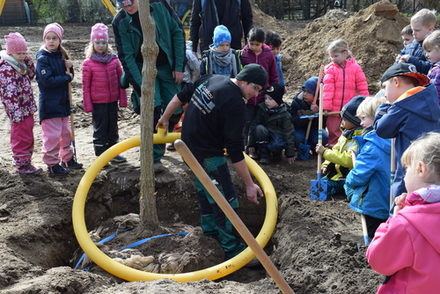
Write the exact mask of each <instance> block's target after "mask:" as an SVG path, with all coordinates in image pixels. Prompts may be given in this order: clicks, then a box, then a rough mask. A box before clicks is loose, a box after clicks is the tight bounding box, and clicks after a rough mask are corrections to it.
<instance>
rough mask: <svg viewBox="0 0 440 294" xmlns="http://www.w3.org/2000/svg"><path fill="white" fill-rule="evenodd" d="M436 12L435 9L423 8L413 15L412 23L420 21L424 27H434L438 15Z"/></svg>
mask: <svg viewBox="0 0 440 294" xmlns="http://www.w3.org/2000/svg"><path fill="white" fill-rule="evenodd" d="M435 13H436V11H435V10H429V9H427V8H423V9H421V10H419V11H418V12H417V13H416V14H414V15H413V16H412V17H411V23H420V24H422V25H423V26H424V27H427V28H433V29H434V27H435V24H436V22H437V17H436V16H435Z"/></svg>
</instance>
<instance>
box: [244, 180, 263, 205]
mask: <svg viewBox="0 0 440 294" xmlns="http://www.w3.org/2000/svg"><path fill="white" fill-rule="evenodd" d="M246 195H247V199H248V200H249V201H250V202H253V203H255V204H260V202H259V201H258V196H260V197H263V191H261V189H260V187H259V186H258V185H257V184H255V183H252V185H249V186H246Z"/></svg>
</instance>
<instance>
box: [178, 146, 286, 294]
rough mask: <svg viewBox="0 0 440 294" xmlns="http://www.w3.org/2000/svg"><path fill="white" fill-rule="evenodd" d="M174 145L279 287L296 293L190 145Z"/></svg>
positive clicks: (283, 290)
mask: <svg viewBox="0 0 440 294" xmlns="http://www.w3.org/2000/svg"><path fill="white" fill-rule="evenodd" d="M174 147H175V148H176V150H177V151H178V152H179V153H180V155H181V156H182V157H183V159H184V160H185V162H186V164H188V166H189V167H190V168H191V170H192V171H193V172H194V174H195V175H196V177H197V178H198V179H199V181H200V182H201V183H202V185H203V186H204V187H205V189H206V190H207V191H208V192H209V194H210V195H211V196H212V198H213V199H214V200H215V202H216V203H217V205H218V206H219V207H220V208H221V210H222V211H223V213H224V214H225V215H226V217H227V218H228V219H229V220H230V221H231V223H232V225H233V226H234V228H235V229H236V230H237V231H238V233H239V234H240V236H241V237H242V238H243V240H244V241H245V242H246V244H247V245H248V246H249V247H250V248H251V249H252V251H253V252H254V253H255V255H256V256H257V258H258V260H259V261H260V262H261V264H262V265H263V267H264V268H265V269H266V271H267V273H268V274H269V275H270V276H271V277H272V279H273V280H274V281H275V283H276V284H277V286H278V288H280V290H281V291H282V292H283V293H284V294H286V293H290V294H294V292H293V290H292V288H290V286H289V284H287V282H286V280H284V278H283V277H282V276H281V273H280V272H279V271H278V269H277V268H276V267H275V265H274V264H273V263H272V261H271V260H270V258H269V256H267V254H266V252H264V250H263V248H261V246H260V244H258V242H257V240H255V238H254V236H252V233H251V232H250V231H249V229H248V228H247V227H246V225H245V224H244V223H243V221H242V220H241V219H240V217H239V216H238V215H237V213H236V212H235V211H234V209H232V207H231V206H230V205H229V203H228V201H227V200H226V198H225V197H224V196H223V194H222V193H221V192H220V191H219V189H218V188H217V187H216V186H215V185H214V183H213V182H212V180H211V178H210V177H209V176H208V174H207V173H206V171H205V170H204V169H203V167H202V166H201V165H200V163H199V162H198V161H197V159H196V158H195V157H194V155H193V154H192V152H191V150H189V148H188V146H186V144H185V142H183V141H182V140H176V141H175V142H174Z"/></svg>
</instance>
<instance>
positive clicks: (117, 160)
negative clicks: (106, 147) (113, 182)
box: [111, 155, 127, 163]
mask: <svg viewBox="0 0 440 294" xmlns="http://www.w3.org/2000/svg"><path fill="white" fill-rule="evenodd" d="M126 161H127V158H125V157H124V156H121V155H116V156H115V157H114V158H113V159H112V160H111V163H123V162H126Z"/></svg>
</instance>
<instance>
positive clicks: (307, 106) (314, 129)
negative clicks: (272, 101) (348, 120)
mask: <svg viewBox="0 0 440 294" xmlns="http://www.w3.org/2000/svg"><path fill="white" fill-rule="evenodd" d="M317 86H318V77H311V78H310V79H308V80H307V81H305V82H304V84H303V86H302V88H301V89H302V91H301V92H300V93H298V94H297V95H296V96H295V98H294V99H293V100H292V103H291V104H290V115H291V116H292V123H293V126H294V127H295V144H296V146H300V144H303V143H304V140H305V138H306V132H307V127H308V125H309V119H307V118H300V116H302V115H314V114H316V113H317V112H318V110H319V109H318V107H317V105H316V104H315V105H312V103H313V99H314V97H315V91H316V87H317ZM324 120H325V117H324ZM324 125H325V123H324ZM318 128H319V126H318V119H317V118H316V119H313V121H312V125H311V128H310V133H309V139H308V140H307V144H308V145H310V148H311V149H313V150H314V149H315V146H316V144H317V143H318ZM324 128H325V126H324ZM327 139H328V135H327V132H326V131H325V130H323V134H322V142H323V144H324V145H325V144H327Z"/></svg>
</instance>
